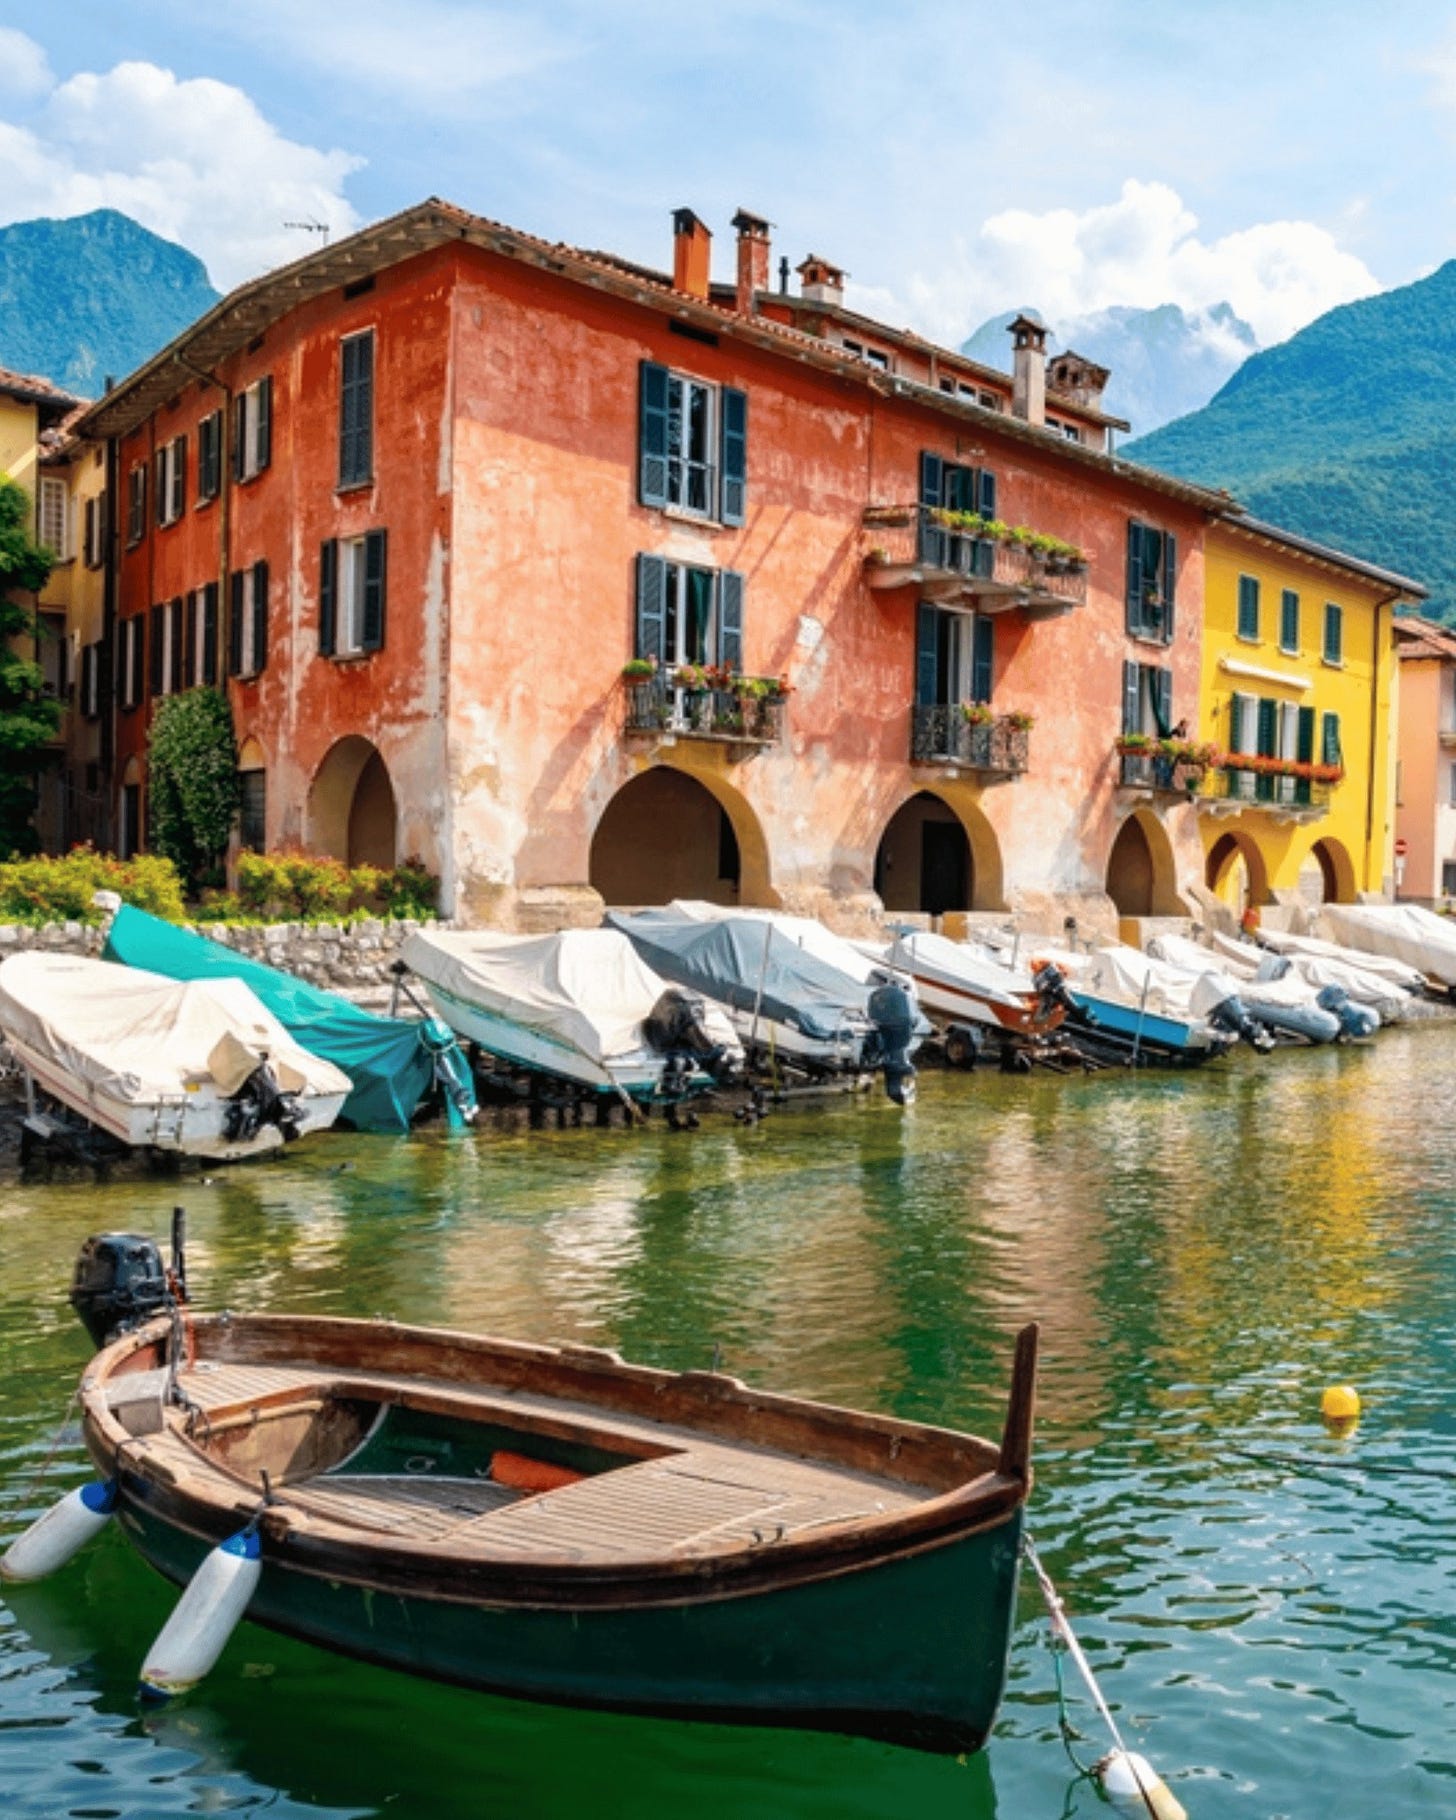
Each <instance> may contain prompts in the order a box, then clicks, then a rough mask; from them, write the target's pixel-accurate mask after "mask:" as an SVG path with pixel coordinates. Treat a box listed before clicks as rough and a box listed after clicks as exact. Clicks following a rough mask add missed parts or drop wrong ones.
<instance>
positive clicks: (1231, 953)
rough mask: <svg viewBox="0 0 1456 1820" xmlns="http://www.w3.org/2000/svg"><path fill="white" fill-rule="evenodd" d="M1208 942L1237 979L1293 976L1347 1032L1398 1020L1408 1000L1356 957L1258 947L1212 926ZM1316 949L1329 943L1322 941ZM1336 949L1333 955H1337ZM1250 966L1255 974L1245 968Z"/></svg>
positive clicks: (1370, 1031)
mask: <svg viewBox="0 0 1456 1820" xmlns="http://www.w3.org/2000/svg"><path fill="white" fill-rule="evenodd" d="M1206 939H1207V941H1208V944H1209V946H1210V947H1211V948H1212V950H1213V951H1214V953H1215V954H1217V955H1218V956H1219V957H1220V958H1221V959H1222V960H1223V962H1224V964H1225V965H1226V966H1227V967H1228V968H1229V971H1230V972H1232V973H1235V974H1236V975H1237V977H1238V978H1240V979H1244V978H1252V979H1253V980H1255V981H1256V982H1257V981H1266V980H1283V979H1289V980H1296V981H1298V982H1299V983H1300V984H1301V985H1303V986H1304V987H1305V988H1306V989H1307V990H1308V991H1310V992H1312V993H1313V994H1314V997H1315V1003H1316V1004H1317V1005H1321V1006H1323V1008H1324V1009H1325V1010H1326V1011H1333V1012H1334V1014H1335V1016H1336V1017H1338V1018H1339V1020H1340V1022H1341V1024H1342V1025H1343V1026H1344V1031H1345V1035H1346V1036H1373V1035H1374V1034H1375V1032H1376V1031H1377V1030H1378V1029H1379V1028H1380V1026H1381V1025H1382V1024H1398V1023H1399V1022H1400V1021H1401V1019H1402V1018H1403V1017H1404V1016H1405V1015H1406V1010H1407V1007H1408V1006H1409V1004H1410V1002H1411V994H1410V993H1409V992H1408V991H1405V990H1403V989H1402V988H1400V987H1398V986H1396V985H1394V984H1393V983H1392V982H1391V981H1390V980H1389V979H1388V978H1386V977H1385V976H1384V975H1382V974H1377V973H1374V972H1371V971H1370V970H1369V969H1367V968H1365V967H1362V966H1360V965H1359V959H1360V957H1359V956H1358V955H1356V954H1353V953H1351V954H1349V955H1348V956H1347V958H1344V959H1339V958H1330V957H1329V956H1326V955H1323V954H1313V953H1309V952H1307V951H1305V950H1301V949H1298V948H1293V949H1287V950H1286V949H1281V948H1279V947H1277V946H1276V945H1275V944H1274V943H1272V942H1265V941H1264V940H1263V937H1262V932H1261V935H1260V940H1259V942H1258V944H1257V945H1255V944H1253V943H1250V942H1245V941H1240V940H1238V939H1236V938H1235V937H1234V936H1231V935H1223V934H1220V933H1219V931H1217V930H1210V931H1209V932H1208V934H1207V937H1206ZM1319 946H1320V947H1329V946H1330V944H1328V943H1323V942H1322V943H1320V944H1319ZM1338 952H1339V951H1338V950H1332V953H1334V954H1338ZM1251 966H1252V968H1253V972H1252V974H1250V973H1249V971H1248V969H1249V968H1250V967H1251Z"/></svg>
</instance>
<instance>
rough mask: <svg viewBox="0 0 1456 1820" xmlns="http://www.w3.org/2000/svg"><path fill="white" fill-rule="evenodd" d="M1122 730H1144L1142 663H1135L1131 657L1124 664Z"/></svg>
mask: <svg viewBox="0 0 1456 1820" xmlns="http://www.w3.org/2000/svg"><path fill="white" fill-rule="evenodd" d="M1122 730H1123V732H1124V733H1141V732H1142V730H1143V673H1142V665H1141V664H1138V663H1134V662H1133V661H1132V659H1131V658H1128V659H1126V660H1125V661H1124V663H1123V666H1122Z"/></svg>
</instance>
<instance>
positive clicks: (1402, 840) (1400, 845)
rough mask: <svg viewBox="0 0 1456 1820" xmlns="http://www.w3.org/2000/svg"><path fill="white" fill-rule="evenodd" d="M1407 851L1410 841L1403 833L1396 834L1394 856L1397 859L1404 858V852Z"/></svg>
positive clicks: (1408, 850)
mask: <svg viewBox="0 0 1456 1820" xmlns="http://www.w3.org/2000/svg"><path fill="white" fill-rule="evenodd" d="M1409 852H1410V842H1409V841H1408V840H1407V839H1406V837H1405V836H1404V835H1403V834H1401V835H1397V837H1396V842H1395V857H1396V858H1397V859H1404V858H1405V856H1406V854H1407V853H1409Z"/></svg>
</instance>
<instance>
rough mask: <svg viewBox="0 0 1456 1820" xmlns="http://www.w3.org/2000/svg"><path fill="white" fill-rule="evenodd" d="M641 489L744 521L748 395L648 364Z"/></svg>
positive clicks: (703, 513)
mask: <svg viewBox="0 0 1456 1820" xmlns="http://www.w3.org/2000/svg"><path fill="white" fill-rule="evenodd" d="M640 407H641V408H640V423H639V436H638V464H637V495H638V498H639V499H640V500H641V502H642V504H643V505H645V506H675V507H676V508H678V509H679V510H680V511H683V512H690V513H692V514H693V515H694V516H696V517H699V518H717V519H718V520H719V521H720V522H721V523H722V524H725V525H741V524H742V523H743V517H744V510H745V506H746V495H747V486H748V396H747V394H746V393H744V392H740V391H738V390H736V388H734V387H733V386H726V385H725V386H712V385H708V384H706V383H705V382H704V381H702V380H699V379H692V378H689V377H688V376H687V375H686V374H683V373H674V372H671V371H670V370H669V369H668V368H667V367H663V366H658V365H657V364H656V363H655V362H653V361H651V360H644V361H643V362H642V367H641V399H640Z"/></svg>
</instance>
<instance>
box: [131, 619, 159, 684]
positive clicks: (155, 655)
mask: <svg viewBox="0 0 1456 1820" xmlns="http://www.w3.org/2000/svg"><path fill="white" fill-rule="evenodd" d="M164 611H165V608H162V607H153V608H152V610H151V612H150V613H148V615H147V649H148V651H149V653H150V657H151V661H150V663H149V665H148V670H147V679H148V681H149V682H150V683H151V688H152V694H153V695H160V694H161V693H162V681H163V670H162V614H163V612H164ZM137 630H138V631H140V630H141V624H140V622H138V624H137Z"/></svg>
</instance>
